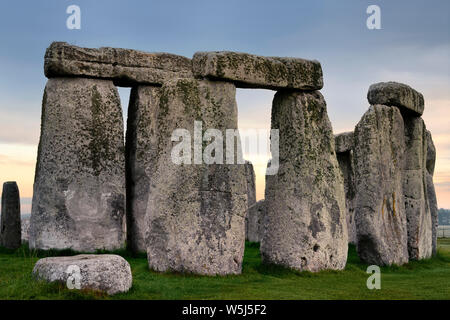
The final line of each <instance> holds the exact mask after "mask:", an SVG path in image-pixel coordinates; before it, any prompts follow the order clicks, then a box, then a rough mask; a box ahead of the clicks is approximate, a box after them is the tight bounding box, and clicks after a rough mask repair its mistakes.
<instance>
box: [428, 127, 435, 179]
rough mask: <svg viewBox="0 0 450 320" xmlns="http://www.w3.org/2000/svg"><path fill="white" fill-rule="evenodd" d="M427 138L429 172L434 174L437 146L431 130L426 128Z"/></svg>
mask: <svg viewBox="0 0 450 320" xmlns="http://www.w3.org/2000/svg"><path fill="white" fill-rule="evenodd" d="M426 139H427V163H426V166H427V171H428V173H429V174H431V175H434V165H435V164H436V147H435V146H434V142H433V138H432V136H431V132H430V131H428V130H426Z"/></svg>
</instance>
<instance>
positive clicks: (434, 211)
mask: <svg viewBox="0 0 450 320" xmlns="http://www.w3.org/2000/svg"><path fill="white" fill-rule="evenodd" d="M426 135H427V162H426V166H427V172H426V179H427V180H426V187H427V197H428V205H429V208H430V215H431V235H432V254H433V255H435V254H436V251H437V228H438V224H439V220H438V204H437V199H436V191H435V189H434V183H433V175H434V165H435V162H436V147H435V146H434V143H433V139H432V137H431V132H430V131H428V130H427V131H426Z"/></svg>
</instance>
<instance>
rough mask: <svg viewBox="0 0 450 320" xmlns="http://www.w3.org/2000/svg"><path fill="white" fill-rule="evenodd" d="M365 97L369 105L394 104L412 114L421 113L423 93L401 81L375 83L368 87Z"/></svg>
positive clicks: (419, 114)
mask: <svg viewBox="0 0 450 320" xmlns="http://www.w3.org/2000/svg"><path fill="white" fill-rule="evenodd" d="M367 99H368V100H369V103H370V104H371V105H376V104H381V105H386V106H396V107H400V108H403V111H406V112H409V113H412V114H414V115H418V116H421V115H422V114H423V109H424V100H423V95H422V94H421V93H420V92H417V91H416V90H414V89H413V88H411V87H410V86H408V85H406V84H403V83H398V82H379V83H375V84H373V85H371V86H370V87H369V92H368V93H367Z"/></svg>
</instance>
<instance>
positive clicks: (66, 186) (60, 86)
mask: <svg viewBox="0 0 450 320" xmlns="http://www.w3.org/2000/svg"><path fill="white" fill-rule="evenodd" d="M124 168H125V158H124V141H123V120H122V109H121V107H120V99H119V95H118V92H117V89H116V87H114V85H113V83H112V82H111V81H107V80H95V79H82V78H79V79H76V78H70V79H69V78H58V79H50V80H49V81H48V83H47V86H46V88H45V92H44V98H43V106H42V119H41V137H40V142H39V148H38V159H37V164H36V174H35V181H34V194H33V203H32V210H31V225H30V240H29V245H30V248H39V249H51V248H55V249H64V248H70V249H73V250H77V251H84V252H87V251H89V252H90V251H94V250H96V249H106V250H113V249H118V248H121V247H123V245H124V243H125V234H124V223H125V215H124V207H125V174H124Z"/></svg>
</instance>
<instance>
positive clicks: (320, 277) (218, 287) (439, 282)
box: [0, 239, 450, 299]
mask: <svg viewBox="0 0 450 320" xmlns="http://www.w3.org/2000/svg"><path fill="white" fill-rule="evenodd" d="M114 253H116V254H120V255H121V256H123V257H124V258H125V259H127V260H128V262H129V263H130V265H131V269H132V272H133V287H132V288H131V290H130V291H129V292H128V293H125V294H118V295H115V296H113V297H108V296H106V295H102V294H99V293H96V292H89V291H76V290H68V289H66V288H65V286H64V285H62V284H47V283H44V282H38V281H35V280H33V278H32V276H31V271H32V269H33V266H34V264H35V263H36V261H37V260H38V259H39V258H42V257H45V256H55V255H72V254H74V253H73V252H70V251H46V252H42V251H39V252H37V251H30V250H28V249H27V247H26V246H23V247H21V248H20V249H18V250H15V251H11V250H6V249H0V299H450V239H439V250H438V254H437V256H436V257H434V258H432V259H428V260H422V261H414V262H411V263H409V264H407V265H404V266H400V267H399V266H391V267H384V268H381V290H369V289H367V287H366V280H367V278H368V276H369V274H367V273H366V269H367V265H365V264H362V263H361V262H360V261H359V258H358V256H357V254H356V250H355V248H354V246H350V247H349V257H348V263H347V266H346V268H345V270H343V271H322V272H318V273H310V272H296V271H292V270H289V269H285V268H282V267H277V266H273V265H263V264H261V260H260V254H259V246H258V245H257V244H254V243H247V244H246V249H245V257H244V263H243V272H242V274H241V275H239V276H226V277H220V276H217V277H205V276H194V275H184V274H174V273H163V274H161V273H157V272H153V271H149V270H148V267H147V260H146V257H145V256H143V255H141V256H138V257H136V256H135V257H133V256H132V255H131V254H129V253H128V252H126V251H119V252H114Z"/></svg>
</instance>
